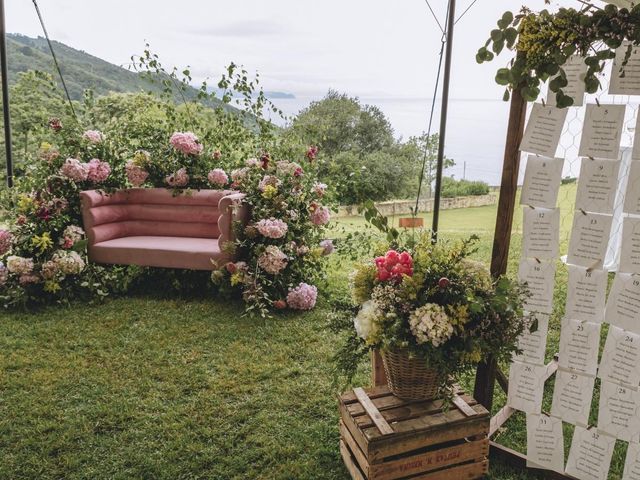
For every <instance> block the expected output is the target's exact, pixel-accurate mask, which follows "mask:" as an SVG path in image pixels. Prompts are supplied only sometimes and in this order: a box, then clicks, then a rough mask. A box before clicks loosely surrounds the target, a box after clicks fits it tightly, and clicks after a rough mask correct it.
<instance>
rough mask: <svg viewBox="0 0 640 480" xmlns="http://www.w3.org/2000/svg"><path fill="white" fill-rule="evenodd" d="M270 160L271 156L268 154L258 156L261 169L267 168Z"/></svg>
mask: <svg viewBox="0 0 640 480" xmlns="http://www.w3.org/2000/svg"><path fill="white" fill-rule="evenodd" d="M270 161H271V157H270V156H269V154H268V153H263V154H262V156H261V157H260V163H261V166H262V169H263V170H266V169H267V168H269V162H270Z"/></svg>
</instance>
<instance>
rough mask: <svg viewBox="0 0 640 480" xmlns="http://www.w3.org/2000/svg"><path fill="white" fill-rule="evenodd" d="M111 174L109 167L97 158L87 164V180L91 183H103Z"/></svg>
mask: <svg viewBox="0 0 640 480" xmlns="http://www.w3.org/2000/svg"><path fill="white" fill-rule="evenodd" d="M110 173H111V165H109V164H108V163H107V162H103V161H102V160H100V159H99V158H92V159H91V160H89V163H88V164H87V180H89V181H91V182H93V183H102V182H104V181H105V180H106V179H107V178H108V177H109V174H110Z"/></svg>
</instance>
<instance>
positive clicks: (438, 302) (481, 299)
mask: <svg viewBox="0 0 640 480" xmlns="http://www.w3.org/2000/svg"><path fill="white" fill-rule="evenodd" d="M476 240H477V237H471V238H470V239H468V240H464V241H459V242H453V243H449V242H443V241H440V242H437V243H434V242H433V241H432V238H431V235H430V234H429V233H425V234H423V235H422V236H420V237H419V238H418V239H417V241H415V243H414V244H413V246H412V248H396V249H389V250H388V251H386V253H384V254H382V255H380V256H378V257H376V258H375V260H373V261H367V262H365V263H363V264H361V265H360V266H358V267H357V269H356V270H355V272H354V273H353V276H352V282H351V288H352V296H353V300H354V301H355V302H356V303H357V304H358V307H357V313H356V315H355V318H353V325H354V326H355V332H354V333H355V335H357V338H356V337H355V335H353V334H352V337H351V338H350V340H349V342H348V345H347V346H346V348H350V349H352V350H353V349H354V348H353V347H354V346H355V344H356V343H357V342H360V345H361V346H362V343H364V345H363V347H364V348H361V350H368V349H379V350H380V352H381V354H382V359H383V363H384V369H385V373H386V375H387V382H388V384H389V388H390V390H391V391H392V392H393V393H394V394H395V395H396V396H398V397H400V398H404V399H408V400H417V399H431V398H435V397H436V396H438V395H439V394H441V393H443V392H444V391H445V390H446V389H447V387H450V386H451V385H452V383H453V381H454V379H455V377H456V376H457V375H459V374H460V373H462V372H463V371H465V370H466V369H468V368H470V367H473V366H475V365H476V364H477V363H478V362H479V361H481V360H483V359H486V358H487V357H488V356H490V355H493V356H495V357H496V358H498V359H503V358H507V357H509V356H510V355H511V354H512V353H513V352H514V351H516V349H517V348H516V345H517V339H518V337H519V336H520V334H521V333H522V332H523V330H524V329H525V328H526V326H527V325H529V324H530V322H531V319H530V318H529V317H527V316H526V315H525V312H524V311H523V302H524V300H525V298H526V295H527V292H526V289H525V288H524V286H522V285H520V284H518V283H516V282H513V281H511V280H509V279H508V278H507V277H501V278H499V279H497V280H493V279H492V277H491V275H490V274H489V271H488V270H487V268H486V267H485V266H484V265H483V264H482V263H480V262H478V261H475V260H472V259H470V258H469V256H470V255H471V254H472V253H474V251H475V250H474V248H473V244H474V243H475V241H476ZM344 353H345V352H343V354H342V355H340V354H339V355H338V358H342V360H343V361H344V360H345V359H346V358H347V357H348V355H345V354H344ZM343 367H344V365H343Z"/></svg>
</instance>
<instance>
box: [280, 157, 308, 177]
mask: <svg viewBox="0 0 640 480" xmlns="http://www.w3.org/2000/svg"><path fill="white" fill-rule="evenodd" d="M296 172H299V173H302V167H301V166H300V164H298V163H295V162H288V161H286V160H282V161H280V162H276V173H277V174H278V175H292V176H293V175H295V174H296ZM298 176H299V175H298Z"/></svg>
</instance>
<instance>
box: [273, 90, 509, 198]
mask: <svg viewBox="0 0 640 480" xmlns="http://www.w3.org/2000/svg"><path fill="white" fill-rule="evenodd" d="M321 98H322V97H296V98H278V99H273V100H272V101H273V102H274V103H275V105H276V106H278V107H279V108H280V109H281V110H282V111H283V112H284V114H285V115H287V116H293V115H296V114H297V113H298V112H299V111H300V110H302V109H303V108H305V107H307V106H308V105H309V103H311V102H312V101H314V100H320V99H321ZM360 102H361V103H362V104H368V105H375V106H377V107H378V108H380V110H382V111H383V112H384V114H385V115H386V116H387V118H388V119H389V121H390V122H391V125H392V127H393V129H394V133H395V136H396V138H398V139H404V140H406V139H408V138H409V137H411V136H417V135H420V134H421V133H422V132H426V131H427V128H428V125H429V114H430V111H431V102H432V100H431V99H430V98H383V97H360ZM508 114H509V103H508V102H504V101H502V100H480V99H450V101H449V108H448V115H447V128H446V135H445V155H446V156H447V157H448V158H452V159H453V160H454V161H455V166H453V167H451V168H449V169H448V170H447V171H446V172H445V174H446V175H448V176H451V175H452V176H454V177H455V178H457V179H460V178H466V179H467V180H483V181H485V182H487V183H489V184H490V185H499V184H500V176H501V171H502V160H503V153H504V144H505V138H506V133H507V120H508ZM273 121H274V122H276V123H279V124H281V125H282V124H283V123H286V122H283V121H282V120H279V119H277V118H273ZM439 128H440V99H436V108H435V111H434V117H433V126H432V129H431V131H432V132H438V131H439Z"/></svg>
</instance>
